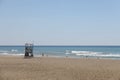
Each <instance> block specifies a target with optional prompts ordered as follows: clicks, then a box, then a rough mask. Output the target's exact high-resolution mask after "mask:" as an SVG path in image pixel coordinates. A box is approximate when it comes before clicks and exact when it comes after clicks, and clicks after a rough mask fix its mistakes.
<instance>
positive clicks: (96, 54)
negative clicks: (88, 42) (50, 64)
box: [66, 51, 120, 57]
mask: <svg viewBox="0 0 120 80" xmlns="http://www.w3.org/2000/svg"><path fill="white" fill-rule="evenodd" d="M66 54H68V55H69V54H74V55H76V56H91V57H120V54H110V53H102V52H92V51H71V52H69V53H66Z"/></svg>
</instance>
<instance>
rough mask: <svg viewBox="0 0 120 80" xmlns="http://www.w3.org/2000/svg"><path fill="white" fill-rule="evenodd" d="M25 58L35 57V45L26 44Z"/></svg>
mask: <svg viewBox="0 0 120 80" xmlns="http://www.w3.org/2000/svg"><path fill="white" fill-rule="evenodd" d="M25 57H33V44H31V43H26V44H25Z"/></svg>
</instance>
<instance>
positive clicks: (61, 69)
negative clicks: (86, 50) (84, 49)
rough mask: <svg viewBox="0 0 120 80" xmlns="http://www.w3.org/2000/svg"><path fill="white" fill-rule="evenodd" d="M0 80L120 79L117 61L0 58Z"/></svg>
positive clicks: (118, 62)
mask: <svg viewBox="0 0 120 80" xmlns="http://www.w3.org/2000/svg"><path fill="white" fill-rule="evenodd" d="M0 80H120V60H102V59H71V58H47V57H40V58H31V59H24V58H23V57H11V56H0Z"/></svg>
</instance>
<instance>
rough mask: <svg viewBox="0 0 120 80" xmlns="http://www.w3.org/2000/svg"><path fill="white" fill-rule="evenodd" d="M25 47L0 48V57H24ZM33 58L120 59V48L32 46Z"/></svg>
mask: <svg viewBox="0 0 120 80" xmlns="http://www.w3.org/2000/svg"><path fill="white" fill-rule="evenodd" d="M24 53H25V46H0V55H10V56H24ZM33 54H34V56H35V57H41V56H42V55H43V54H44V56H49V57H70V58H104V59H108V58H109V59H120V46H34V47H33Z"/></svg>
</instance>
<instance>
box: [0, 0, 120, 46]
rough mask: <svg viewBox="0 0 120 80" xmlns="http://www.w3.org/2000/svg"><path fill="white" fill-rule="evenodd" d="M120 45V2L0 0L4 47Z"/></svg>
mask: <svg viewBox="0 0 120 80" xmlns="http://www.w3.org/2000/svg"><path fill="white" fill-rule="evenodd" d="M25 42H34V44H37V45H120V0H0V45H19V44H20V45H23V44H24V43H25Z"/></svg>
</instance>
